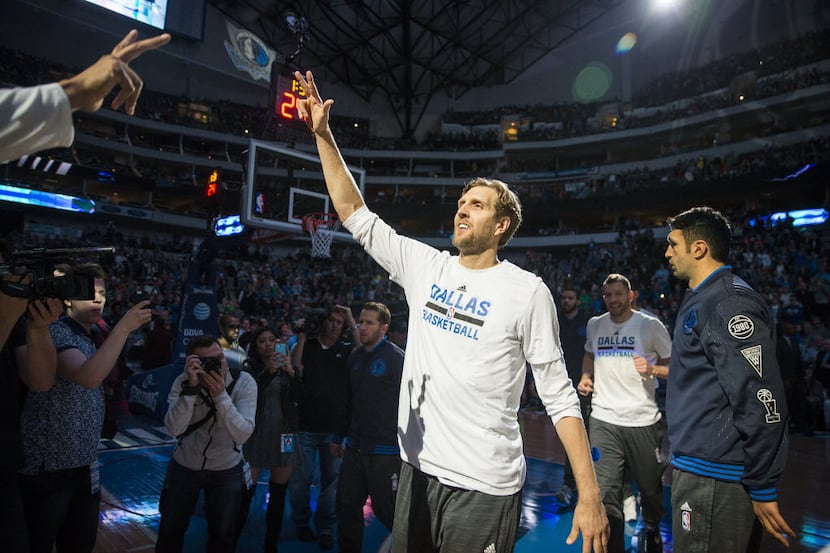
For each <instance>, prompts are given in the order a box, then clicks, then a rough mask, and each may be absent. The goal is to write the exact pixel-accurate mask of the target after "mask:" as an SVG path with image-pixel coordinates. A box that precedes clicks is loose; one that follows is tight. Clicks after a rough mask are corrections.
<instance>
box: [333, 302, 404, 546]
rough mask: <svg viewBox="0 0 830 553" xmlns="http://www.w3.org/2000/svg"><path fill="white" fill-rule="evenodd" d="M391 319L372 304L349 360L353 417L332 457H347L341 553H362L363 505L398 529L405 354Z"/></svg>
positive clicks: (341, 486)
mask: <svg viewBox="0 0 830 553" xmlns="http://www.w3.org/2000/svg"><path fill="white" fill-rule="evenodd" d="M390 319H391V316H390V314H389V309H388V308H387V307H386V306H385V305H383V304H382V303H377V302H372V301H370V302H368V303H366V304H365V305H364V306H363V309H362V310H361V311H360V318H359V319H358V326H359V333H360V345H361V347H360V348H358V349H356V350H354V351H353V352H352V354H351V355H350V356H349V360H348V362H347V366H348V368H349V390H348V393H347V394H346V396H347V398H348V402H347V410H348V414H347V415H346V416H345V417H343V418H342V422H343V428H342V429H341V432H340V436H342V437H344V439H343V440H342V444H341V443H332V445H331V448H332V453H333V454H334V455H337V456H338V457H340V456H342V457H343V464H342V466H341V472H340V480H339V482H338V485H337V500H336V502H335V505H336V507H335V509H336V513H337V541H338V542H339V545H340V551H341V553H352V552H353V553H360V551H361V550H362V546H363V504H364V503H366V498H367V497H369V496H371V498H372V510H373V511H374V513H375V516H376V517H377V518H378V520H380V521H381V522H382V523H383V525H384V526H386V528H387V529H388V530H390V531H391V530H392V520H393V518H394V515H395V498H396V495H397V490H398V477H399V475H400V471H401V457H400V448H399V447H398V424H397V420H398V395H399V392H400V387H401V374H402V373H403V357H404V354H403V350H401V349H400V348H399V347H398V346H396V345H395V344H393V343H392V342H390V341H389V340H388V339H387V338H386V332H387V330H388V329H389V322H390Z"/></svg>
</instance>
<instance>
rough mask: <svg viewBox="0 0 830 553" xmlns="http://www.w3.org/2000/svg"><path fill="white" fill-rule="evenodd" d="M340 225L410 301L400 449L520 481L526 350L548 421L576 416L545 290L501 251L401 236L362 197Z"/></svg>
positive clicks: (465, 483) (433, 464) (447, 472)
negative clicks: (474, 251)
mask: <svg viewBox="0 0 830 553" xmlns="http://www.w3.org/2000/svg"><path fill="white" fill-rule="evenodd" d="M345 226H346V228H348V229H349V231H351V233H352V234H353V235H354V237H355V239H357V241H358V242H359V243H360V244H361V245H362V246H363V247H364V248H365V249H366V251H367V252H368V253H369V255H371V256H372V257H373V258H374V259H375V260H376V261H377V262H378V263H379V264H380V265H381V266H382V267H383V268H384V269H386V270H387V271H388V272H389V274H390V275H391V277H392V279H393V280H395V281H396V282H398V283H399V284H401V286H403V288H404V291H405V292H406V299H407V302H408V303H409V340H408V342H407V349H406V358H405V360H404V369H403V378H402V382H401V393H400V401H399V404H398V437H399V442H400V446H401V457H402V458H403V459H404V460H405V461H406V462H408V463H410V464H412V465H413V466H415V467H416V468H418V469H419V470H421V471H423V472H425V473H427V474H430V475H433V476H435V477H437V478H438V479H439V480H440V481H441V482H442V483H444V484H446V485H449V486H454V487H459V488H463V489H468V490H476V491H480V492H483V493H487V494H491V495H511V494H513V493H516V492H518V491H519V490H520V489H521V487H522V485H523V483H524V479H525V471H526V465H525V459H524V454H523V450H522V436H521V433H520V431H519V423H518V417H517V412H518V408H519V401H520V398H521V393H522V388H523V386H524V382H525V371H526V362H529V363H530V364H531V365H532V366H533V367H534V376H535V377H536V379H537V387H538V389H539V392H540V397H542V399H543V401H545V405H546V407H547V411H548V414H549V415H550V416H551V419H552V420H553V422H554V424H555V423H556V422H558V421H559V420H560V419H561V418H563V417H566V416H571V417H576V418H581V415H580V411H579V402H578V399H577V396H576V392H575V391H574V388H573V385H572V384H571V381H570V379H569V378H568V374H567V371H566V370H565V362H564V359H563V356H562V350H561V347H560V345H559V329H558V322H557V317H556V308H555V306H554V303H553V298H552V297H551V294H550V291H549V290H548V289H547V287H546V286H545V285H544V283H543V282H542V280H541V279H540V278H539V277H537V276H536V275H534V274H532V273H529V272H527V271H525V270H523V269H520V268H519V267H516V266H515V265H513V264H511V263H509V262H506V261H502V262H501V263H499V264H498V265H496V266H494V267H491V268H488V269H483V270H470V269H467V268H465V267H463V266H462V265H461V264H460V263H459V260H458V257H457V256H451V255H449V254H448V253H447V252H441V251H438V250H436V249H434V248H432V247H430V246H427V245H426V244H423V243H421V242H418V241H415V240H412V239H409V238H404V237H401V236H399V235H398V234H397V233H396V232H395V231H394V230H393V229H392V228H391V227H390V226H389V225H388V224H386V223H385V222H383V221H382V220H381V219H380V218H379V217H378V216H377V215H376V214H374V213H372V212H371V211H369V209H368V208H365V207H364V208H361V209H359V210H358V211H356V212H355V213H354V214H352V215H351V216H350V217H349V218H348V219H347V220H346V222H345Z"/></svg>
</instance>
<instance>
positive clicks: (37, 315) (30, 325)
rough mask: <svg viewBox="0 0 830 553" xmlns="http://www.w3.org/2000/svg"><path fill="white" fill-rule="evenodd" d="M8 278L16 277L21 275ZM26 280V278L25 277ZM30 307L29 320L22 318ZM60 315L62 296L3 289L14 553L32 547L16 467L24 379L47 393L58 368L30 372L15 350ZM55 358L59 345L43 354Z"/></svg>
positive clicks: (2, 524) (1, 369)
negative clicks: (36, 296)
mask: <svg viewBox="0 0 830 553" xmlns="http://www.w3.org/2000/svg"><path fill="white" fill-rule="evenodd" d="M9 280H11V281H17V280H20V279H19V277H11V278H10V279H9ZM24 282H25V281H24ZM27 310H28V321H26V320H24V319H23V318H22V317H23V315H24V313H26V311H27ZM60 314H61V302H60V300H59V299H57V298H49V299H45V300H32V301H31V302H30V301H29V299H28V298H19V297H15V296H10V295H7V294H5V293H4V292H3V291H2V290H0V440H1V441H2V443H4V444H6V454H5V455H3V456H2V457H0V489H2V490H3V493H0V535H2V536H5V543H6V546H5V547H6V548H7V549H6V550H7V551H13V552H15V553H26V552H28V551H29V534H28V532H25V531H21V529H22V528H25V527H26V519H25V517H24V515H23V501H22V498H21V496H20V487H19V485H18V481H17V470H18V469H19V468H20V467H21V465H22V464H23V439H22V437H21V434H20V395H21V394H20V389H19V381H20V380H22V381H23V382H24V383H25V384H26V386H27V387H28V388H29V389H33V390H38V391H46V390H48V389H49V388H51V387H52V385H53V384H54V382H55V371H54V368H52V369H51V370H48V369H46V370H42V371H40V372H38V371H30V370H28V367H27V366H26V364H25V359H21V361H23V362H22V363H19V362H18V360H17V358H16V355H15V354H16V353H18V351H19V350H22V349H23V348H22V346H24V345H25V344H26V336H27V334H41V333H46V334H47V335H48V333H49V323H51V322H53V321H55V320H57V318H58V316H59V315H60ZM39 353H40V354H41V355H44V356H46V357H48V356H50V355H51V356H54V355H55V349H54V347H52V348H44V349H43V350H42V351H40V352H39Z"/></svg>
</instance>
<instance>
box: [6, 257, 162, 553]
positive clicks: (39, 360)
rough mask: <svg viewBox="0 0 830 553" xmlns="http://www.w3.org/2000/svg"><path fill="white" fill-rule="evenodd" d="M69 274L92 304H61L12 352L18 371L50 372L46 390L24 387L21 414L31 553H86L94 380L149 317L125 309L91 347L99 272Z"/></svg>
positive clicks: (87, 269)
mask: <svg viewBox="0 0 830 553" xmlns="http://www.w3.org/2000/svg"><path fill="white" fill-rule="evenodd" d="M72 272H73V273H74V274H75V275H78V276H85V277H88V278H89V279H91V280H92V282H94V299H90V300H65V301H64V305H65V307H66V315H65V316H63V317H61V318H60V319H58V321H57V322H54V323H52V324H51V325H49V332H48V333H47V332H43V331H41V328H40V324H39V323H35V324H32V323H33V322H34V321H32V322H30V323H29V325H28V326H29V328H28V329H27V334H26V345H25V346H24V347H22V348H18V351H17V357H18V360H20V361H19V362H20V366H21V367H22V370H21V374H28V375H30V376H31V375H35V374H41V375H42V374H48V373H49V372H50V371H54V372H55V381H54V385H53V386H52V387H51V388H49V389H48V390H46V391H42V390H40V389H39V387H38V386H37V385H34V384H33V382H34V380H32V379H29V380H28V381H27V378H26V377H24V379H23V380H24V382H26V383H27V384H28V385H29V387H30V388H29V390H28V393H27V394H26V400H25V402H24V404H23V412H22V415H21V431H22V434H23V454H24V455H23V460H24V462H23V467H22V468H21V469H20V470H19V471H18V472H19V474H20V488H21V494H22V497H23V506H24V511H25V515H26V521H27V525H28V530H29V543H30V548H31V551H32V552H33V553H36V552H51V551H52V547H53V545H56V546H57V550H58V552H62V551H67V552H72V553H83V552H86V551H92V548H93V546H94V545H95V539H96V535H97V530H98V511H99V506H100V500H101V492H100V485H99V475H98V453H97V448H98V438H99V436H100V433H101V425H102V423H103V418H104V398H103V393H102V388H101V383H102V382H103V380H104V378H106V376H107V375H108V374H109V372H110V370H111V369H112V366H113V364H114V363H115V360H116V359H117V358H118V355H119V354H120V353H121V349H122V347H123V346H124V342H125V340H126V339H127V336H128V335H129V334H130V332H132V331H133V330H135V329H137V328H138V327H140V326H141V325H142V324H144V323H146V322H148V321H149V320H150V311H149V309H146V307H147V305H146V302H142V303H141V304H139V305H136V306H134V307H133V308H132V309H130V310H129V311H128V312H127V313H126V314H125V315H124V317H123V318H122V319H121V320H120V321H119V322H118V324H117V325H115V328H113V330H112V333H111V334H110V336H109V339H108V340H107V341H106V342H105V343H104V344H103V345H102V346H101V348H100V349H97V350H96V347H95V344H94V342H93V339H92V336H91V335H90V331H91V329H92V326H93V325H94V324H95V323H97V322H98V320H99V319H100V318H101V313H102V311H103V309H104V306H105V304H106V288H105V284H104V283H105V275H104V272H103V270H102V269H101V267H100V266H99V265H97V264H94V263H87V264H82V265H76V266H75V267H74V268H73V269H72Z"/></svg>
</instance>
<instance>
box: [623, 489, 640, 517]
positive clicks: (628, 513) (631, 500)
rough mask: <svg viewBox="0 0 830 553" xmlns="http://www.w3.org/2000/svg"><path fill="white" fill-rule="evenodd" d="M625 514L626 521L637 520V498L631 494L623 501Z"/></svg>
mask: <svg viewBox="0 0 830 553" xmlns="http://www.w3.org/2000/svg"><path fill="white" fill-rule="evenodd" d="M623 516H624V517H625V520H626V522H635V521H636V520H637V498H636V497H634V496H633V495H629V496H628V497H626V498H625V500H624V501H623Z"/></svg>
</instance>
